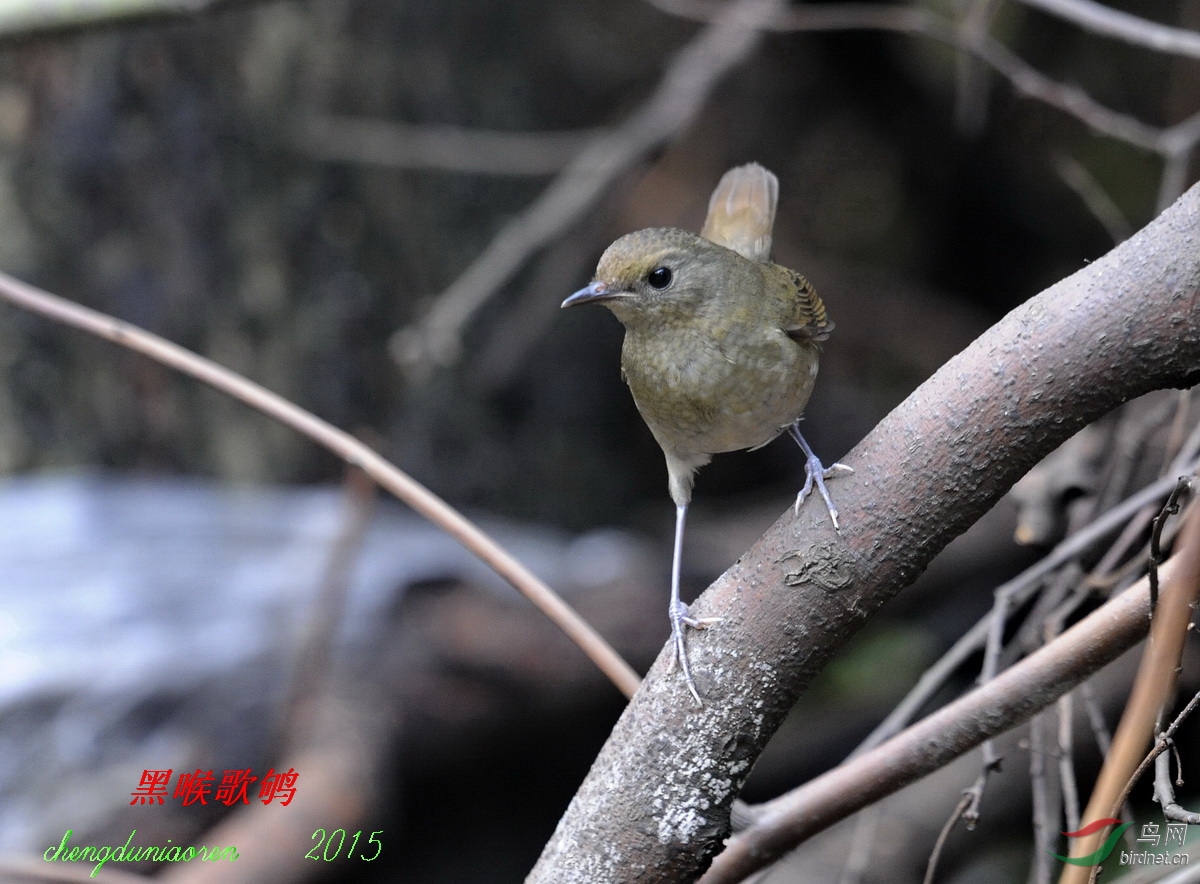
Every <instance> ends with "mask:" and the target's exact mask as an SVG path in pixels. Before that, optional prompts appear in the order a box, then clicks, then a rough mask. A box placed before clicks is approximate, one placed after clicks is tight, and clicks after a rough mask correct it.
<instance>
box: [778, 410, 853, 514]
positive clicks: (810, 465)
mask: <svg viewBox="0 0 1200 884" xmlns="http://www.w3.org/2000/svg"><path fill="white" fill-rule="evenodd" d="M788 432H789V433H790V434H791V437H792V438H793V439H795V440H796V444H797V445H799V446H800V450H801V451H803V452H804V487H803V488H801V489H800V493H799V494H797V495H796V506H795V509H794V512H795V513H797V514H799V512H800V504H802V503H804V499H805V498H806V497H808V495H809V494H811V493H812V490H813V488H816V489H817V491H819V492H820V493H821V499H822V500H823V501H825V509H827V510H829V518H830V519H831V520H833V529H834V530H835V531H839V532H840V531H841V530H842V527H841V525H839V524H838V509H837V507H836V506H834V505H833V498H832V497H830V496H829V489H828V488H826V487H825V480H826V479H832V478H833V477H834V476H842V475H846V474H848V473H853V472H854V470H853V469H852V468H851V467H848V466H846V465H845V464H844V463H835V464H833V465H832V466H828V467H827V466H825V465H824V464H823V463H821V459H820V458H819V457H817V455H816V453H814V452H813V450H812V447H811V446H810V445H809V444H808V442H807V441H806V440H805V438H804V436H803V435H802V434H801V432H800V426H799V421H797V422H796V423H794V424H792V425H791V426H790V427H788Z"/></svg>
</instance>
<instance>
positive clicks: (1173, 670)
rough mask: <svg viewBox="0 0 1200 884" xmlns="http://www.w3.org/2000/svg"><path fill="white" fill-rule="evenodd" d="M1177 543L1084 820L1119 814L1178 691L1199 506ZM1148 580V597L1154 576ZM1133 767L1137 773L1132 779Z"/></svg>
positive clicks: (1075, 877) (1199, 571) (1078, 872)
mask: <svg viewBox="0 0 1200 884" xmlns="http://www.w3.org/2000/svg"><path fill="white" fill-rule="evenodd" d="M1176 547H1177V552H1176V553H1175V555H1174V556H1173V557H1172V559H1171V560H1172V561H1174V562H1177V563H1178V566H1177V568H1176V569H1175V574H1174V576H1172V577H1170V578H1168V577H1167V576H1165V575H1164V576H1163V581H1164V583H1166V581H1167V580H1170V581H1171V584H1170V585H1169V587H1168V589H1169V591H1168V592H1164V593H1163V597H1162V598H1161V599H1160V600H1159V604H1158V606H1157V607H1156V608H1155V609H1154V619H1153V622H1152V623H1151V625H1150V641H1149V642H1147V643H1146V649H1145V651H1144V653H1143V654H1142V660H1141V663H1140V664H1139V666H1138V672H1137V676H1136V678H1135V679H1134V683H1133V689H1132V690H1131V691H1130V695H1129V701H1128V702H1127V703H1126V706H1125V711H1124V713H1123V714H1122V716H1121V722H1120V724H1119V725H1118V726H1117V730H1116V733H1115V734H1114V736H1113V744H1112V751H1110V752H1109V754H1108V756H1107V757H1106V758H1105V759H1104V765H1103V767H1102V768H1101V770H1100V775H1099V776H1098V777H1097V778H1096V784H1095V786H1094V788H1093V789H1092V796H1091V798H1090V799H1089V800H1088V804H1087V808H1086V810H1084V812H1083V817H1082V819H1083V820H1085V821H1091V820H1097V819H1101V818H1104V817H1111V816H1112V815H1113V814H1114V813H1117V812H1119V810H1120V807H1121V805H1122V804H1124V803H1125V799H1126V798H1127V797H1128V794H1129V789H1130V788H1132V782H1133V780H1134V779H1135V778H1136V777H1137V776H1139V775H1140V773H1138V772H1137V771H1140V770H1142V769H1143V766H1142V765H1138V763H1137V760H1138V759H1140V758H1142V757H1143V755H1144V753H1145V751H1146V745H1147V744H1148V743H1149V742H1150V738H1151V736H1152V735H1153V734H1154V732H1155V731H1156V729H1157V728H1158V723H1159V721H1160V720H1161V715H1162V710H1163V707H1164V706H1165V705H1166V703H1167V702H1168V700H1169V698H1170V697H1171V696H1172V695H1173V694H1174V691H1175V683H1176V680H1177V677H1178V667H1179V660H1180V657H1181V656H1182V654H1183V646H1184V642H1185V640H1186V637H1187V632H1188V626H1189V624H1190V622H1191V613H1192V605H1193V604H1194V603H1195V600H1196V597H1197V594H1198V593H1200V507H1192V508H1191V509H1190V510H1189V513H1188V515H1187V516H1186V517H1185V519H1184V528H1183V531H1182V532H1181V534H1180V536H1179V539H1178V540H1177V543H1176ZM1145 583H1146V588H1147V595H1149V591H1150V577H1149V575H1147V577H1146V579H1145ZM1148 763H1149V762H1143V764H1148ZM1135 768H1136V771H1135ZM1131 771H1134V774H1133V776H1132V777H1131V773H1130V772H1131ZM1105 834H1106V830H1104V829H1102V830H1100V831H1098V832H1095V833H1092V834H1091V835H1086V836H1083V837H1081V838H1076V839H1074V840H1073V841H1072V844H1071V854H1072V856H1086V855H1087V854H1089V853H1091V852H1092V851H1094V850H1096V849H1097V847H1098V846H1099V844H1100V842H1101V841H1102V840H1103V838H1104V836H1105ZM1059 880H1060V881H1061V882H1062V884H1082V882H1083V881H1085V880H1088V873H1087V869H1086V867H1083V866H1076V865H1071V864H1068V865H1066V866H1065V867H1064V868H1063V872H1062V876H1061V878H1060V879H1059Z"/></svg>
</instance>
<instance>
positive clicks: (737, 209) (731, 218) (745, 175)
mask: <svg viewBox="0 0 1200 884" xmlns="http://www.w3.org/2000/svg"><path fill="white" fill-rule="evenodd" d="M778 202H779V179H778V178H776V177H775V176H774V175H773V174H771V173H770V172H768V171H767V170H766V169H764V168H763V167H762V166H760V165H759V164H758V163H747V164H746V165H744V166H737V167H736V168H733V169H730V170H729V171H728V172H726V173H725V174H724V175H723V176H722V177H721V181H720V183H718V184H717V188H716V190H714V191H713V194H712V197H711V199H709V201H708V217H707V218H706V219H705V220H704V228H703V229H702V230H701V231H700V235H701V236H703V237H704V238H705V239H708V240H711V241H712V242H715V243H716V244H717V245H721V246H725V248H727V249H733V250H734V251H735V252H737V253H738V254H740V255H743V256H744V257H747V258H749V259H750V260H752V261H766V260H768V259H769V258H770V256H771V230H772V228H773V227H774V226H775V206H776V205H777V204H778Z"/></svg>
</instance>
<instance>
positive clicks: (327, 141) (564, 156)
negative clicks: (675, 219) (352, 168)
mask: <svg viewBox="0 0 1200 884" xmlns="http://www.w3.org/2000/svg"><path fill="white" fill-rule="evenodd" d="M597 135H598V133H597V131H596V130H594V129H585V130H579V131H575V132H500V131H493V130H488V129H466V128H463V127H460V126H430V125H416V124H412V123H400V122H394V121H391V120H368V119H363V118H361V117H340V116H331V115H323V114H322V115H317V114H314V115H310V116H306V117H304V118H302V119H301V120H300V121H299V122H298V123H297V124H296V127H295V130H294V133H293V143H294V144H295V145H296V146H297V147H298V148H299V149H301V150H303V151H305V152H306V153H308V154H310V155H312V156H315V157H318V158H320V159H323V160H340V161H347V162H354V163H365V164H368V165H373V166H384V167H386V168H389V169H445V170H448V171H452V172H474V173H479V174H484V175H552V174H554V173H555V172H557V171H558V170H559V169H561V168H562V167H563V166H565V165H566V164H567V163H569V162H570V161H571V159H572V158H573V157H575V156H576V155H577V154H578V153H579V152H580V151H581V150H582V149H583V148H584V147H585V146H587V145H588V144H590V143H591V142H592V141H593V140H595V138H596V137H597Z"/></svg>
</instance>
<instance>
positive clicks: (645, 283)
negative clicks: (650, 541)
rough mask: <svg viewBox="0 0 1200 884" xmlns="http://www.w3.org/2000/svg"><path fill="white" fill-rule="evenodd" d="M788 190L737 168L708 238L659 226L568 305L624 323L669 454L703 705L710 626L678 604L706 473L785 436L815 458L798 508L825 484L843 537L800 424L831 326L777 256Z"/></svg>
mask: <svg viewBox="0 0 1200 884" xmlns="http://www.w3.org/2000/svg"><path fill="white" fill-rule="evenodd" d="M778 197H779V182H778V180H777V179H776V178H775V176H774V175H773V174H771V173H770V172H768V171H767V170H766V169H764V168H763V167H762V166H760V165H758V164H757V163H750V164H749V165H745V166H739V167H737V168H735V169H731V170H730V171H728V172H726V173H725V175H724V177H723V178H722V179H721V181H720V183H719V184H718V185H717V188H716V190H715V191H713V195H712V199H711V200H710V202H709V206H708V217H707V219H706V220H705V222H704V228H703V230H702V231H701V234H700V236H696V235H695V234H693V233H687V232H686V231H683V230H676V229H673V228H651V229H648V230H639V231H637V232H636V233H630V234H628V235H626V236H623V237H621V238H620V239H618V240H617V241H616V242H614V243H613V244H612V245H611V246H609V247H608V249H607V250H606V251H605V252H604V254H603V255H602V256H601V258H600V264H599V266H598V267H597V268H596V276H595V279H593V280H592V282H591V284H590V285H588V286H587V287H586V288H583V289H580V290H579V291H577V292H575V294H573V295H571V297H569V298H567V299H566V300H565V301H563V303H562V306H564V307H572V306H574V305H576V304H592V303H600V304H603V305H604V306H605V307H607V308H608V309H609V310H611V311H612V312H613V313H614V314H615V315H616V317H617V319H619V320H620V321H621V323H622V324H623V325H624V326H625V343H624V346H623V347H622V350H621V375H622V377H623V378H624V379H625V382H626V383H627V384H628V385H629V389H630V391H631V392H632V393H633V399H634V402H636V403H637V407H638V411H639V412H641V415H642V418H643V419H644V420H645V421H646V423H647V425H648V426H649V427H650V432H652V433H653V434H654V438H655V439H656V440H658V444H659V445H660V446H662V450H663V454H665V455H666V458H667V474H668V476H669V488H670V492H671V499H672V500H674V501H675V514H676V515H675V551H674V555H673V557H672V567H671V606H670V618H671V637H672V641H673V642H674V646H675V659H676V660H678V661H679V665H680V668H681V670H682V671H683V676H684V680H685V681H686V683H687V687H688V690H689V691H691V693H692V696H693V697H694V698H695V699H696V702H697V703H701V702H702V701H701V699H700V693H699V692H698V691H697V690H696V685H695V683H694V682H693V681H692V673H691V668H690V666H689V665H688V660H687V651H686V648H685V647H684V640H683V636H684V626H691V627H696V628H700V627H705V626H709V625H711V624H712V623H714V622H717V620H716V619H714V618H696V617H693V616H692V615H691V614H689V613H688V607H687V605H686V604H684V603H683V602H682V601H681V600H680V598H679V575H680V562H681V561H682V551H683V530H684V523H685V521H686V519H687V508H688V503H689V502H690V501H691V499H692V484H693V481H694V479H695V475H696V470H697V469H699V468H700V467H702V466H704V465H705V464H706V463H708V462H709V461H710V460H712V456H713V455H714V454H719V453H721V452H724V451H739V450H741V449H743V448H758V447H760V446H763V445H766V444H767V443H768V442H770V441H771V440H772V439H774V438H775V437H776V436H778V435H779V434H780V433H781V432H783V431H784V430H787V431H788V432H789V433H791V435H792V437H793V438H794V439H795V440H796V442H797V443H798V444H799V445H800V447H801V449H803V451H804V455H805V472H806V474H807V475H806V479H805V482H804V487H803V488H802V489H801V491H800V494H799V496H798V497H797V498H796V506H797V508H798V507H799V506H800V503H801V502H802V501H803V500H804V498H805V497H806V496H807V495H808V494H809V492H811V491H812V489H813V488H814V487H815V488H816V489H817V490H818V491H819V492H820V494H821V497H822V498H823V499H824V501H825V505H826V507H827V508H828V510H829V516H830V518H831V519H832V520H833V525H834V528H835V529H836V528H837V527H838V512H837V509H836V508H835V507H834V505H833V500H832V499H831V498H830V496H829V491H828V490H827V489H826V487H825V479H827V478H829V477H830V476H832V475H834V474H835V473H837V472H842V471H845V472H851V470H850V468H849V467H846V466H843V465H842V464H834V465H833V466H832V467H830V468H828V469H826V468H825V467H824V466H823V465H822V464H821V461H820V460H818V459H817V456H816V455H815V454H814V453H813V451H812V448H810V447H809V445H808V443H807V442H806V441H805V440H804V437H803V436H802V435H801V434H800V428H799V421H800V415H801V412H803V411H804V406H805V405H806V404H807V403H808V397H809V395H810V394H811V393H812V388H813V382H814V381H815V380H816V378H817V363H818V361H819V359H820V348H819V346H818V343H819V342H820V341H824V340H825V339H826V338H827V337H829V332H830V331H831V330H832V329H833V323H831V322H830V321H829V319H828V318H827V317H826V315H825V305H824V304H822V303H821V299H820V298H819V297H817V293H816V291H815V290H814V289H813V287H812V286H811V285H810V284H809V282H808V280H807V279H805V278H804V277H803V276H801V275H800V274H799V273H796V272H795V271H794V270H789V269H787V268H786V267H781V266H780V265H778V264H774V263H772V262H771V260H770V252H771V231H772V228H773V227H774V225H775V207H776V204H777V202H778Z"/></svg>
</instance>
